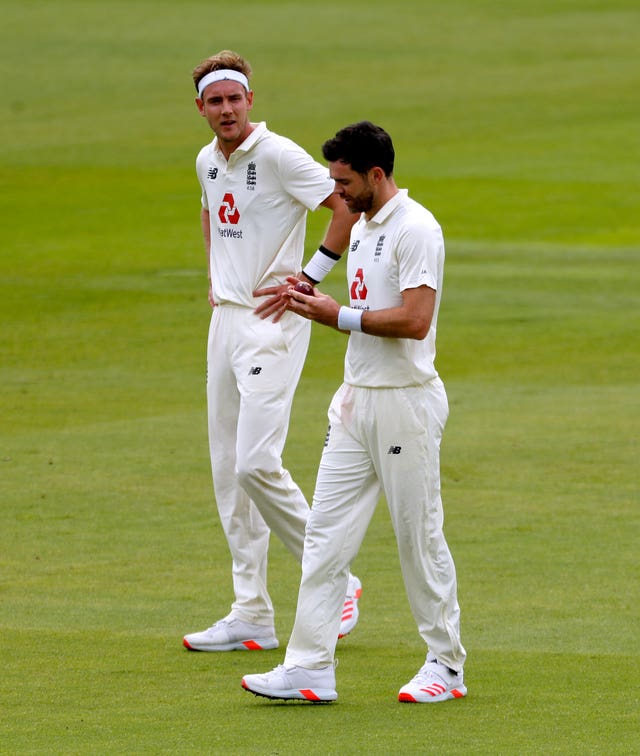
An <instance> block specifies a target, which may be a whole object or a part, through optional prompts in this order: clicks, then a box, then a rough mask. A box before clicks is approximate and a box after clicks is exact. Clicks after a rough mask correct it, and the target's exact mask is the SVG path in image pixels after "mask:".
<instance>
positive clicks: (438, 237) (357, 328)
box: [242, 121, 467, 703]
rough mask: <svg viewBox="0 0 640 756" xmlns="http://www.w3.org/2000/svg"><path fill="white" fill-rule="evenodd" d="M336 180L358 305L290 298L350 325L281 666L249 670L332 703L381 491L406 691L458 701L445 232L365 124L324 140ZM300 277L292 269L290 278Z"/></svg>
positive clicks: (268, 691)
mask: <svg viewBox="0 0 640 756" xmlns="http://www.w3.org/2000/svg"><path fill="white" fill-rule="evenodd" d="M323 154H324V157H325V158H326V159H327V161H328V162H329V168H330V172H331V176H332V178H333V179H334V180H335V181H336V185H337V188H338V192H339V193H340V195H341V196H342V199H343V201H344V203H345V205H346V206H347V207H348V208H349V210H350V211H351V212H352V213H354V214H357V216H358V217H359V220H358V222H357V223H356V225H355V226H354V227H353V230H352V232H351V243H350V246H349V254H348V262H347V276H348V286H349V296H350V306H349V307H344V306H343V307H341V306H340V305H339V304H338V303H337V302H336V301H335V300H334V299H332V298H331V297H329V296H327V295H326V294H322V293H320V292H319V291H317V290H315V291H314V294H313V295H311V296H309V295H304V294H301V293H298V292H296V291H294V289H293V288H291V289H290V290H289V298H290V300H289V309H290V310H291V311H293V312H296V313H297V314H298V315H301V316H302V317H303V318H309V319H311V320H315V321H316V322H318V323H322V324H324V325H328V326H331V327H333V328H336V329H338V330H339V331H343V332H346V333H349V341H348V346H347V352H346V358H345V370H344V383H343V384H342V386H341V387H340V388H339V389H338V391H337V392H336V394H335V395H334V397H333V400H332V402H331V405H330V407H329V433H328V438H327V442H326V445H325V448H324V452H323V454H322V459H321V462H320V468H319V471H318V477H317V483H316V488H315V494H314V498H313V505H312V508H311V515H310V517H309V521H308V524H307V534H306V539H305V545H304V556H303V560H302V581H301V585H300V592H299V597H298V606H297V612H296V618H295V624H294V627H293V632H292V634H291V637H290V639H289V643H288V646H287V650H286V654H285V658H284V664H283V665H280V666H278V667H276V668H275V669H274V670H272V671H271V672H268V673H266V674H252V675H245V676H244V678H243V679H242V686H243V687H244V688H245V689H246V690H248V691H251V692H253V693H255V694H257V695H261V696H266V697H268V698H281V699H301V700H307V701H334V700H335V699H336V698H337V692H336V689H335V671H334V669H335V648H336V637H337V634H338V626H339V622H340V618H339V613H340V612H339V610H340V606H341V604H342V601H343V597H344V592H345V589H346V586H347V583H348V579H349V565H350V564H351V561H352V560H353V559H354V557H355V556H356V554H357V553H358V550H359V548H360V545H361V543H362V540H363V538H364V535H365V532H366V530H367V527H368V525H369V522H370V520H371V517H372V515H373V513H374V510H375V507H376V504H377V502H378V499H379V497H380V494H381V492H384V494H385V496H386V499H387V502H388V506H389V511H390V515H391V521H392V523H393V528H394V531H395V536H396V540H397V544H398V552H399V556H400V564H401V569H402V575H403V578H404V583H405V587H406V591H407V596H408V598H409V603H410V605H411V610H412V612H413V616H414V618H415V621H416V624H417V626H418V632H419V634H420V636H421V637H422V639H423V640H424V642H425V644H426V646H427V651H426V659H425V662H424V664H423V665H422V667H421V668H420V670H419V671H418V673H417V674H416V675H415V677H414V678H413V679H412V680H411V681H409V682H408V683H407V684H406V685H404V686H402V687H401V688H400V691H399V694H398V698H399V700H400V701H401V702H416V703H434V702H438V701H445V700H450V699H456V698H462V697H463V696H465V695H466V692H467V689H466V687H465V685H464V681H463V666H464V662H465V658H466V652H465V649H464V648H463V646H462V642H461V639H460V609H459V606H458V600H457V587H456V572H455V567H454V563H453V559H452V557H451V553H450V551H449V548H448V545H447V542H446V540H445V537H444V533H443V509H442V500H441V496H440V470H439V453H440V441H441V438H442V434H443V430H444V427H445V423H446V420H447V416H448V403H447V396H446V393H445V389H444V386H443V383H442V381H441V379H440V378H439V376H438V373H437V372H436V369H435V367H434V359H435V352H436V348H435V347H436V326H437V321H438V308H439V304H440V297H441V293H442V278H443V265H444V241H443V236H442V230H441V228H440V226H439V225H438V223H437V221H436V220H435V218H434V217H433V215H432V214H431V213H430V212H429V211H428V210H426V209H425V208H424V207H422V206H421V205H420V204H418V203H417V202H415V201H414V200H412V199H410V198H409V196H408V194H407V192H406V191H405V190H399V189H398V187H397V186H396V184H395V181H394V178H393V165H394V155H395V153H394V149H393V144H392V141H391V138H390V137H389V135H388V134H387V133H386V132H385V131H384V130H383V129H382V128H380V127H378V126H375V125H374V124H372V123H370V122H367V121H364V122H361V123H357V124H354V125H352V126H348V127H346V128H344V129H342V130H341V131H339V132H338V133H337V134H336V136H335V137H334V138H333V139H330V140H329V141H327V142H326V143H325V144H324V146H323ZM290 282H291V283H292V284H293V283H295V279H294V278H292V279H290Z"/></svg>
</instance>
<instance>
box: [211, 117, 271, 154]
mask: <svg viewBox="0 0 640 756" xmlns="http://www.w3.org/2000/svg"><path fill="white" fill-rule="evenodd" d="M252 126H254V129H253V131H252V132H251V133H250V134H249V136H248V137H247V138H246V139H245V140H244V142H242V144H239V145H238V146H237V147H236V148H235V150H234V151H233V152H232V153H231V155H230V156H229V157H230V158H231V157H233V156H234V155H241V154H246V153H247V152H249V150H251V149H253V147H254V146H255V145H256V144H257V143H258V141H259V140H260V139H262V137H263V136H264V135H265V134H266V132H267V124H266V121H260V123H255V124H252ZM213 149H214V150H215V151H216V152H219V153H220V154H221V155H222V150H221V149H220V147H219V146H218V137H215V138H214V140H213Z"/></svg>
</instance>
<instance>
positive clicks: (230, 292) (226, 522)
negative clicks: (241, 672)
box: [184, 50, 361, 651]
mask: <svg viewBox="0 0 640 756" xmlns="http://www.w3.org/2000/svg"><path fill="white" fill-rule="evenodd" d="M250 77H251V67H250V66H249V63H248V62H247V61H246V60H244V58H242V57H240V56H239V55H237V54H236V53H234V52H231V51H228V50H225V51H222V52H220V53H218V54H217V55H214V56H213V57H211V58H207V59H206V60H204V61H203V62H202V63H201V64H199V65H198V66H197V67H196V68H195V69H194V71H193V80H194V83H195V86H196V91H197V97H196V105H197V107H198V110H199V111H200V114H201V115H202V116H203V118H205V119H206V120H207V122H208V124H209V126H210V128H211V130H212V131H213V132H214V134H215V138H214V139H213V141H212V142H211V143H210V144H208V145H206V146H205V147H204V148H203V149H202V150H201V151H200V153H199V155H198V158H197V161H196V171H197V175H198V180H199V182H200V186H201V189H202V209H201V222H202V231H203V235H204V241H205V247H206V251H207V259H208V267H209V282H210V284H209V302H210V304H211V306H212V308H213V312H212V317H211V325H210V330H209V340H208V347H207V405H208V423H209V442H210V452H211V466H212V472H213V483H214V490H215V496H216V503H217V506H218V512H219V515H220V521H221V524H222V527H223V529H224V532H225V535H226V538H227V542H228V544H229V549H230V551H231V557H232V564H233V567H232V575H233V589H234V594H235V600H234V602H233V604H232V607H231V612H230V613H229V614H228V615H227V616H226V617H224V619H222V620H220V621H218V622H216V623H215V624H214V625H213V626H212V627H210V628H209V629H207V630H204V631H203V632H198V633H191V634H189V635H186V636H185V638H184V645H185V646H186V647H187V648H188V649H191V650H197V651H230V650H234V649H249V650H252V649H256V650H257V649H271V648H276V647H277V646H278V640H277V638H276V635H275V629H274V616H273V615H274V611H273V606H272V602H271V599H270V597H269V593H268V591H267V549H268V544H269V535H270V532H271V531H272V532H273V533H275V534H276V535H277V536H278V537H279V538H280V539H281V540H282V542H283V543H284V545H285V546H286V547H287V548H288V549H289V551H290V552H291V553H292V554H293V555H294V557H295V558H296V561H297V562H300V561H301V559H302V549H303V544H304V532H305V526H306V522H307V519H308V515H309V505H308V503H307V501H306V499H305V497H304V495H303V493H302V491H301V490H300V488H299V487H298V486H297V485H296V483H295V482H294V481H293V479H292V478H291V475H290V474H289V472H288V471H287V470H285V469H284V468H283V466H282V451H283V448H284V443H285V439H286V434H287V428H288V424H289V416H290V412H291V404H292V401H293V395H294V392H295V388H296V386H297V383H298V380H299V378H300V374H301V371H302V367H303V363H304V360H305V357H306V353H307V348H308V344H309V335H310V323H309V322H308V321H305V320H303V319H302V318H299V317H297V316H296V315H294V314H293V313H291V312H287V311H285V309H284V306H283V302H284V299H283V297H282V295H283V294H284V292H285V291H286V290H287V289H288V286H289V284H288V283H287V280H286V279H287V276H290V275H291V274H292V273H297V274H298V276H299V277H306V278H308V280H309V281H310V282H312V283H313V282H317V281H319V280H320V279H321V278H322V277H323V275H324V274H325V273H326V271H327V270H328V269H330V267H331V265H333V264H334V263H335V261H336V260H337V259H339V257H340V255H341V254H342V252H343V251H344V250H345V248H346V246H347V244H348V241H349V234H350V231H351V227H352V225H353V223H354V222H355V218H354V217H353V216H352V215H351V214H350V213H349V211H348V209H347V208H346V207H345V205H344V203H343V202H342V201H341V200H340V198H339V197H338V195H337V194H336V193H335V183H334V181H333V179H331V178H330V176H329V172H328V170H327V168H326V167H325V166H323V165H321V164H320V163H318V162H316V161H315V160H313V159H312V158H311V157H310V156H309V155H308V154H307V153H306V152H305V151H304V150H303V149H302V148H301V147H299V146H298V145H297V144H295V143H294V142H292V141H291V140H289V139H286V138H285V137H282V136H279V135H277V134H275V133H273V132H271V131H269V130H268V129H267V126H266V124H265V123H264V122H262V123H254V122H252V121H251V120H250V118H249V115H250V111H251V109H252V107H253V91H252V90H251V87H250V84H249V80H250ZM320 205H322V206H323V207H326V208H328V209H329V210H330V211H331V212H332V217H331V221H330V223H329V227H328V229H327V232H326V235H325V238H324V240H323V245H322V246H321V248H320V250H319V251H318V252H316V253H315V255H314V256H313V257H312V259H311V260H310V262H309V263H308V265H307V267H305V273H304V274H302V273H300V272H299V271H300V270H301V267H302V256H303V252H304V239H305V230H306V217H307V211H308V210H315V209H316V208H317V207H319V206H320ZM262 296H266V297H267V298H266V299H260V297H262ZM256 309H259V310H260V313H261V314H262V315H263V317H262V318H261V317H259V316H258V315H257V314H256ZM270 315H273V316H274V318H275V322H274V319H273V318H269V317H268V316H270ZM292 564H293V563H292ZM295 569H296V575H297V573H298V571H299V569H300V568H299V564H296V565H295ZM360 591H361V585H360V581H359V580H358V579H357V578H355V577H353V576H351V579H350V581H349V587H348V589H347V595H346V598H345V601H344V607H343V616H342V622H341V625H340V630H339V634H340V635H345V634H346V633H348V632H350V631H351V630H352V629H353V627H354V626H355V623H356V621H357V619H358V604H357V602H358V598H359V595H360Z"/></svg>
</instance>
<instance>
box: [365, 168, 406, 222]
mask: <svg viewBox="0 0 640 756" xmlns="http://www.w3.org/2000/svg"><path fill="white" fill-rule="evenodd" d="M399 191H400V190H399V189H398V187H397V186H396V182H395V181H394V180H393V178H392V177H391V176H390V177H389V178H387V179H385V180H384V182H383V183H382V184H381V185H380V187H379V189H378V191H377V192H376V196H375V199H374V200H373V204H372V206H371V210H369V211H368V212H366V213H365V214H364V215H365V218H366V219H367V220H371V218H373V216H374V215H375V214H376V213H377V212H378V210H380V208H381V207H384V206H385V205H386V204H387V202H388V201H389V200H390V199H391V198H392V197H395V195H396V194H397V193H398V192H399Z"/></svg>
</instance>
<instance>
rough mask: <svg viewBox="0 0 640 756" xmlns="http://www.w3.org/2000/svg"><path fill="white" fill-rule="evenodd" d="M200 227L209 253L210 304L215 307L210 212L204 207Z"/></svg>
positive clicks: (201, 212) (206, 250)
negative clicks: (212, 284)
mask: <svg viewBox="0 0 640 756" xmlns="http://www.w3.org/2000/svg"><path fill="white" fill-rule="evenodd" d="M200 225H201V227H202V238H203V239H204V249H205V252H206V253H207V279H208V280H209V304H210V305H211V307H215V302H214V301H213V292H212V291H211V254H210V250H211V225H210V223H209V211H208V210H206V209H205V208H204V207H203V208H202V210H201V211H200Z"/></svg>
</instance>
